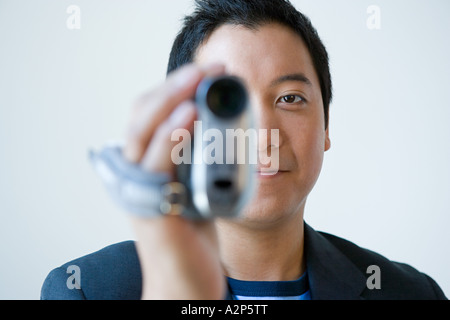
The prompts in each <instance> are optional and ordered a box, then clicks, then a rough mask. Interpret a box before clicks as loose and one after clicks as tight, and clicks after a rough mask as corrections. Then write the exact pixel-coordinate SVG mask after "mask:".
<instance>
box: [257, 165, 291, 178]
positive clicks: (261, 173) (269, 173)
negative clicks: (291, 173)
mask: <svg viewBox="0 0 450 320" xmlns="http://www.w3.org/2000/svg"><path fill="white" fill-rule="evenodd" d="M287 172H288V171H287V170H269V169H268V168H267V169H265V170H262V169H258V170H256V174H257V175H258V178H261V179H268V178H275V177H279V176H282V175H283V174H285V173H287Z"/></svg>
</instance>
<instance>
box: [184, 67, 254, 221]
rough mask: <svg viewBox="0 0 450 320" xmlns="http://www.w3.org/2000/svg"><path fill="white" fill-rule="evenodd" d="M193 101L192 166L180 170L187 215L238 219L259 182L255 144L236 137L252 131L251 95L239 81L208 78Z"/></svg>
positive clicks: (188, 165) (185, 213)
mask: <svg viewBox="0 0 450 320" xmlns="http://www.w3.org/2000/svg"><path fill="white" fill-rule="evenodd" d="M195 102H196V105H197V107H198V111H197V114H198V119H197V121H196V123H195V129H194V136H193V138H192V139H191V144H192V145H191V163H187V164H186V163H182V164H179V165H178V166H177V178H178V181H179V182H180V183H182V184H183V185H184V186H185V188H186V192H187V202H188V203H187V204H186V207H185V210H184V213H183V215H185V216H187V217H190V218H194V219H211V218H216V217H225V218H233V217H236V216H238V215H239V213H240V212H241V210H242V209H243V207H244V206H245V205H246V204H247V203H248V202H249V200H250V199H251V198H252V196H253V194H254V189H255V180H256V176H255V170H256V168H255V165H256V163H252V162H251V161H250V159H251V157H252V156H255V154H256V147H255V146H252V145H251V143H252V142H253V143H255V141H249V140H251V139H245V137H244V139H242V138H236V132H237V133H238V134H245V133H246V132H247V130H248V129H251V130H253V129H254V119H253V115H252V112H251V109H250V107H249V103H248V94H247V91H246V89H245V86H244V85H243V84H242V82H241V81H240V80H239V79H238V78H236V77H232V76H221V77H215V78H205V79H204V80H203V81H202V82H201V83H200V84H199V86H198V88H197V92H196V96H195ZM199 128H201V130H198V129H199ZM220 140H222V141H220ZM240 153H241V154H240ZM242 153H244V154H242ZM252 153H253V154H252ZM242 156H243V157H242ZM243 158H244V159H245V161H242V159H243Z"/></svg>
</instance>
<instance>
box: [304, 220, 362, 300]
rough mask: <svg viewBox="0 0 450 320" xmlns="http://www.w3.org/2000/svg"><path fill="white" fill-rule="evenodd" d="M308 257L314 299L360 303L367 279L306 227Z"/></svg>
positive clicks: (318, 234) (319, 236)
mask: <svg viewBox="0 0 450 320" xmlns="http://www.w3.org/2000/svg"><path fill="white" fill-rule="evenodd" d="M304 235H305V257H306V268H307V272H308V279H309V287H310V291H311V298H312V299H314V300H333V299H334V300H357V299H361V297H360V295H361V293H362V291H363V290H364V289H365V287H366V277H365V275H364V274H363V273H362V272H361V271H360V270H359V269H358V268H357V267H356V266H355V265H354V264H353V263H352V262H351V261H350V260H349V259H348V258H347V257H346V256H345V255H344V254H343V253H342V252H341V251H339V250H338V249H337V248H336V247H335V246H334V245H333V244H332V243H331V242H330V241H329V240H328V239H326V238H325V237H324V236H323V235H322V234H320V233H319V232H317V231H315V230H314V229H313V228H311V227H310V226H309V225H307V224H306V223H304Z"/></svg>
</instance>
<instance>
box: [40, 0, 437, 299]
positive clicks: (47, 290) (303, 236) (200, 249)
mask: <svg viewBox="0 0 450 320" xmlns="http://www.w3.org/2000/svg"><path fill="white" fill-rule="evenodd" d="M168 72H169V73H170V74H169V76H168V78H167V80H166V82H164V83H163V84H161V85H160V86H159V87H157V88H155V89H153V90H151V91H150V92H148V93H147V94H145V95H143V96H142V97H141V98H140V99H139V100H138V102H137V104H136V106H135V107H134V109H133V113H132V116H131V121H130V124H129V130H128V135H127V138H126V145H125V147H124V156H125V158H126V159H127V161H129V162H131V163H135V164H140V165H141V167H142V168H144V169H145V170H146V171H148V172H152V173H166V174H169V175H171V176H172V177H173V178H174V179H175V166H174V164H173V162H172V161H171V150H172V148H173V147H174V145H175V143H177V142H173V141H171V134H172V132H173V131H174V130H176V129H179V128H184V129H188V130H192V126H193V122H194V120H195V119H196V107H195V105H194V103H193V102H192V101H191V98H192V97H193V95H194V92H195V89H196V88H197V85H198V84H199V83H200V81H201V80H202V79H203V78H204V77H206V76H214V75H221V74H231V75H234V76H237V77H239V78H240V79H242V81H243V82H244V83H245V85H246V87H247V89H248V92H249V96H250V101H251V106H252V108H253V111H254V113H255V115H256V117H257V120H258V122H259V125H260V127H261V128H264V129H278V130H279V139H278V140H279V141H277V143H275V142H274V141H259V146H262V145H266V146H267V145H268V146H269V147H268V148H269V149H270V150H269V152H273V151H275V150H276V151H277V152H278V153H279V170H278V172H277V173H276V174H275V175H270V176H266V175H263V174H261V169H262V168H260V170H259V171H258V182H257V184H258V188H257V193H256V195H255V196H254V198H253V199H252V201H251V203H250V204H249V205H247V206H246V208H245V209H244V210H243V212H242V213H241V215H240V218H239V219H233V220H227V219H216V220H214V221H203V222H193V221H189V220H186V219H184V218H181V217H176V216H165V217H158V218H131V220H132V224H133V226H134V230H135V232H136V235H137V237H138V241H137V242H136V243H133V242H124V243H120V244H116V245H112V246H110V247H107V248H105V249H103V250H101V251H99V252H96V253H93V254H91V255H88V256H85V257H82V258H80V259H77V260H74V261H71V262H69V263H68V264H66V265H64V266H62V267H60V268H57V269H55V270H53V271H52V272H51V273H50V274H49V276H48V277H47V279H46V281H45V283H44V286H43V288H42V298H43V299H65V298H69V299H139V298H143V299H223V298H232V299H248V298H251V299H299V300H308V299H445V296H444V294H443V292H442V290H441V289H440V288H439V286H438V285H437V284H436V283H435V282H434V281H433V280H432V279H431V278H430V277H428V276H427V275H425V274H422V273H420V272H418V271H416V270H415V269H413V268H412V267H410V266H408V265H405V264H400V263H394V262H391V261H389V260H387V259H386V258H384V257H382V256H380V255H378V254H376V253H374V252H371V251H369V250H366V249H362V248H359V247H358V246H356V245H355V244H353V243H351V242H348V241H346V240H343V239H340V238H337V237H335V236H332V235H328V234H325V233H318V232H316V231H314V230H313V229H312V228H310V227H309V226H308V225H307V224H305V223H304V222H303V217H304V209H305V203H306V200H307V197H308V195H309V193H310V192H311V190H312V188H313V186H314V184H315V182H316V180H317V178H318V176H319V173H320V170H321V167H322V161H323V156H324V152H325V151H327V150H328V149H329V148H330V137H329V131H328V109H329V105H330V101H331V92H332V90H331V77H330V73H329V66H328V56H327V52H326V50H325V48H324V46H323V44H322V42H321V41H320V38H319V37H318V35H317V33H316V31H315V29H314V28H313V26H312V25H311V23H310V21H309V20H308V19H307V18H306V17H305V16H303V15H302V14H301V13H299V12H298V11H296V10H295V8H294V7H293V6H292V5H291V4H290V3H289V2H288V1H283V0H277V1H274V0H254V1H251V0H230V1H225V0H219V1H215V0H204V1H197V8H196V11H195V12H194V13H193V14H192V15H191V16H189V17H187V18H186V20H185V25H184V27H183V29H182V30H181V32H180V34H179V35H178V37H177V38H176V40H175V43H174V46H173V49H172V52H171V55H170V60H169V68H168ZM261 149H262V148H261V147H260V148H259V152H263V151H264V152H266V151H267V150H261ZM69 265H76V266H78V267H79V268H80V270H81V274H82V278H81V284H80V286H79V287H80V289H75V290H74V289H70V288H69V287H70V286H68V284H67V279H68V274H67V273H66V270H67V267H68V266H69ZM368 268H369V270H375V272H377V276H378V278H376V279H375V278H374V280H373V281H374V283H371V280H370V279H368V275H367V273H366V272H367V270H368Z"/></svg>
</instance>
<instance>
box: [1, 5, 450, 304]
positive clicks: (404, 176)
mask: <svg viewBox="0 0 450 320" xmlns="http://www.w3.org/2000/svg"><path fill="white" fill-rule="evenodd" d="M293 3H294V4H295V5H296V7H297V8H298V9H299V10H301V11H303V12H304V13H305V14H306V15H308V16H309V17H310V18H311V19H312V22H313V24H314V25H315V26H316V28H317V30H318V32H319V34H320V36H321V38H322V39H323V41H324V43H325V45H326V46H327V49H328V51H329V54H330V60H331V70H332V75H333V80H334V101H333V104H332V106H331V120H330V121H331V122H330V130H331V131H330V132H331V139H332V148H331V150H330V151H328V152H327V153H326V157H325V163H324V167H323V171H322V175H321V177H320V179H319V182H318V183H317V185H316V188H315V189H314V191H313V192H312V194H311V196H310V199H309V202H308V205H307V210H306V215H305V218H306V221H307V222H308V223H309V224H310V225H312V226H313V227H314V228H316V229H317V230H324V231H327V232H330V233H333V234H336V235H338V236H341V237H344V238H346V239H349V240H351V241H353V242H355V243H357V244H358V245H360V246H363V247H366V248H369V249H371V250H374V251H377V252H379V253H381V254H383V255H385V256H386V257H388V258H390V259H392V260H396V261H402V262H406V263H408V264H411V265H412V266H414V267H415V268H417V269H419V270H421V271H423V272H425V273H427V274H428V275H430V276H431V277H433V278H434V279H435V280H436V281H437V282H438V283H439V284H440V286H441V287H442V288H443V290H444V292H445V293H446V295H447V296H450V256H449V254H448V253H449V252H448V246H449V244H450V233H449V232H448V229H447V228H448V227H449V222H450V218H449V211H450V210H449V209H450V204H449V196H450V165H449V164H450V141H449V138H450V127H449V126H448V121H449V120H450V95H449V89H450V87H449V84H450V42H449V40H448V33H449V31H450V19H448V12H450V2H449V1H447V0H430V1H422V0H416V1H411V0H408V1H406V0H395V1H387V0H383V1H382V0H373V1H365V0H340V1H331V0H328V1H324V0H321V1H318V0H314V1H313V0H303V1H300V0H298V1H293ZM71 4H75V5H78V6H79V7H80V9H81V29H80V30H69V29H68V28H67V27H66V20H67V18H68V17H69V15H68V14H67V13H66V9H67V7H68V6H69V5H71ZM372 4H375V5H378V6H379V7H380V9H381V29H380V30H369V29H368V28H367V26H366V21H367V19H368V18H369V15H368V14H367V12H366V10H367V8H368V6H369V5H372ZM192 8H193V6H192V0H176V1H173V0H171V1H144V0H141V1H136V0H133V1H130V0H120V1H119V0H115V1H113V0H108V1H106V0H83V1H81V0H72V1H66V0H58V1H56V0H55V1H50V0H40V1H31V0H28V1H13V0H0V259H1V263H0V299H38V298H39V294H40V287H41V285H42V282H43V280H44V278H45V276H46V275H47V274H48V272H49V271H50V270H51V269H52V268H54V267H57V266H59V265H61V264H63V263H65V262H67V261H69V260H71V259H73V258H76V257H79V256H82V255H85V254H87V253H90V252H93V251H96V250H98V249H100V248H102V247H104V246H106V245H108V244H111V243H115V242H118V241H122V240H127V239H133V237H134V235H133V233H132V231H131V228H130V226H129V224H128V221H127V219H126V217H125V215H124V214H123V212H121V211H120V210H119V209H118V208H116V207H115V205H114V204H113V203H112V202H111V201H110V199H109V198H108V197H107V195H106V193H105V191H104V189H103V186H102V185H101V183H100V181H99V180H98V179H97V177H96V176H95V175H94V173H93V171H92V169H91V167H90V165H89V163H88V158H87V152H88V149H89V148H92V147H94V148H98V147H100V146H101V145H102V144H103V142H105V141H107V140H111V139H122V138H123V133H124V129H125V125H126V123H127V120H128V115H129V109H130V105H131V104H132V102H133V101H134V99H135V98H136V97H137V95H139V94H140V93H142V92H143V91H144V90H146V89H148V88H150V87H152V86H153V85H155V84H157V83H158V82H160V81H161V80H163V79H164V77H165V70H166V65H167V60H168V54H169V51H170V48H171V44H172V41H173V39H174V37H175V35H176V33H177V31H178V29H179V27H180V25H181V19H182V17H183V15H184V14H187V13H190V12H191V10H192Z"/></svg>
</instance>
